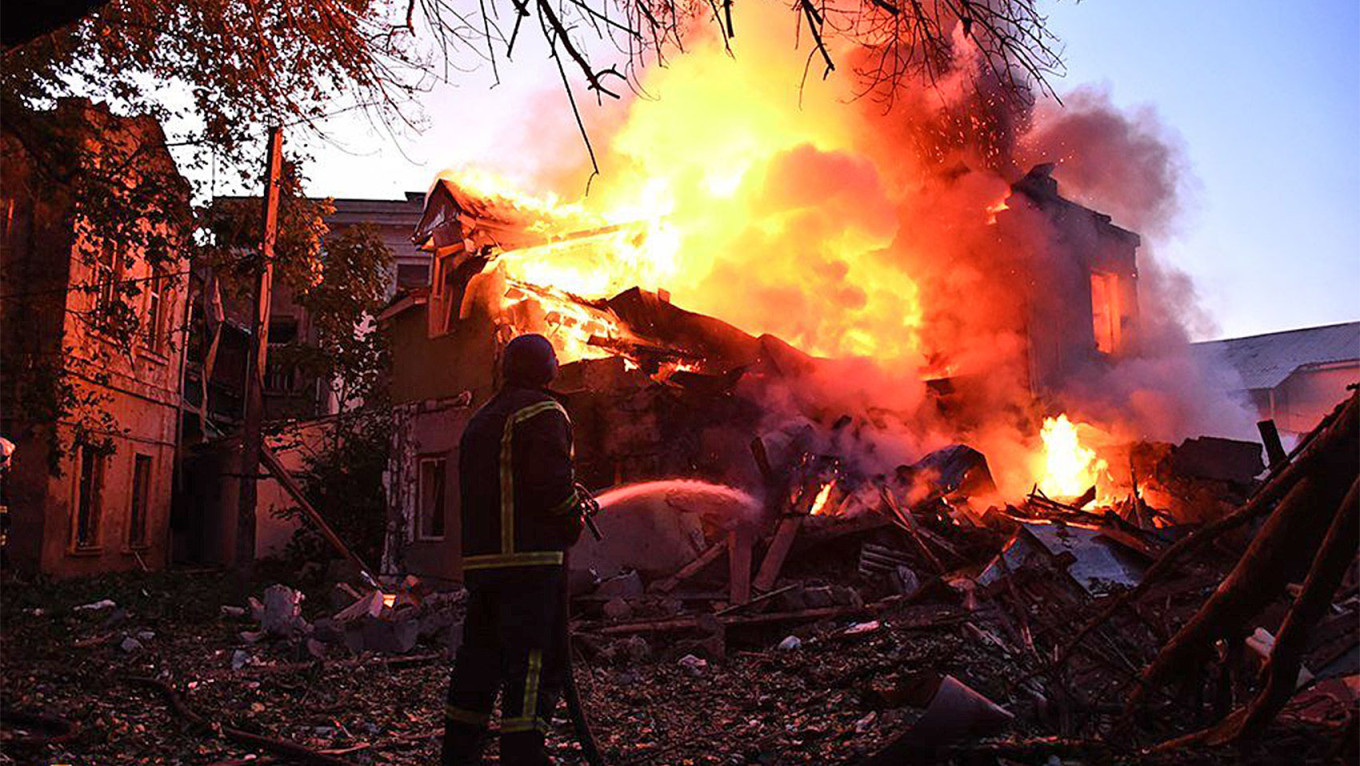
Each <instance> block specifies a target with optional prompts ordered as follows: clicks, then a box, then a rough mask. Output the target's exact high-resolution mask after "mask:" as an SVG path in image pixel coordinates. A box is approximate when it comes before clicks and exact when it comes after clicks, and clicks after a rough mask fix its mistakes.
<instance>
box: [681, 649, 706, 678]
mask: <svg viewBox="0 0 1360 766" xmlns="http://www.w3.org/2000/svg"><path fill="white" fill-rule="evenodd" d="M676 664H678V665H679V666H680V667H682V668H684V669H685V672H686V673H689V674H690V675H692V676H695V677H696V678H697V677H698V676H701V675H703V674H704V670H706V669H707V668H708V660H705V659H703V658H701V657H695V656H694V655H692V654H686V655H685V656H684V657H681V658H680V661H679V662H678V663H676Z"/></svg>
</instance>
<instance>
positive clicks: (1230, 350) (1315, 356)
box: [1193, 322, 1360, 389]
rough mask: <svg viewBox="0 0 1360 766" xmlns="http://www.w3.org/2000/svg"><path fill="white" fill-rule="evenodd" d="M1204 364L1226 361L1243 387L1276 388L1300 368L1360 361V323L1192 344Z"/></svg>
mask: <svg viewBox="0 0 1360 766" xmlns="http://www.w3.org/2000/svg"><path fill="white" fill-rule="evenodd" d="M1193 348H1194V351H1195V354H1196V355H1197V356H1200V357H1201V358H1203V359H1205V361H1219V362H1227V363H1228V364H1229V365H1231V366H1232V367H1233V369H1235V370H1237V373H1238V375H1240V376H1241V378H1242V385H1243V388H1247V389H1254V388H1274V387H1276V386H1278V385H1280V384H1281V383H1283V382H1284V380H1285V378H1288V377H1289V376H1290V375H1291V374H1292V373H1293V372H1294V371H1295V370H1297V369H1299V368H1300V367H1305V366H1309V365H1318V364H1330V363H1335V362H1351V361H1357V360H1360V322H1345V323H1342V324H1333V325H1326V326H1323V327H1305V328H1302V329H1298V330H1287V331H1285V332H1272V333H1267V334H1265V335H1252V336H1249V337H1246V338H1228V339H1226V340H1211V341H1205V342H1203V343H1195V344H1193Z"/></svg>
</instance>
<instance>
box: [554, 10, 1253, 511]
mask: <svg viewBox="0 0 1360 766" xmlns="http://www.w3.org/2000/svg"><path fill="white" fill-rule="evenodd" d="M737 9H738V10H737V13H738V14H739V18H738V25H737V26H738V27H739V28H742V29H773V28H779V24H781V23H783V21H784V18H783V17H782V16H779V15H777V14H779V13H780V12H781V11H780V9H779V8H777V7H775V6H759V5H752V4H739V5H738V6H737ZM956 40H957V45H958V47H959V50H958V51H957V53H958V55H957V56H956V57H955V58H956V62H957V63H956V66H955V69H954V71H953V72H951V73H949V74H948V75H947V76H945V77H943V78H939V79H937V80H936V81H935V82H933V83H919V84H916V85H912V84H910V83H904V84H903V86H902V88H901V89H900V90H899V91H898V92H897V93H896V94H895V98H894V103H893V105H892V109H890V110H885V109H884V108H883V106H882V104H881V103H879V102H877V101H875V100H873V99H855V98H854V95H855V93H856V92H857V89H858V88H859V87H860V86H861V83H859V82H856V81H855V80H854V79H853V78H852V77H848V76H847V77H844V78H841V79H837V78H836V77H833V78H832V79H831V80H829V81H827V82H825V83H821V82H809V83H808V84H807V85H806V87H804V88H802V89H801V90H800V88H799V81H798V77H799V75H800V73H801V71H802V66H803V60H804V58H805V56H806V51H805V50H803V51H800V50H795V49H794V48H793V47H792V46H790V45H789V44H788V41H787V40H786V39H783V38H777V36H774V35H768V34H752V35H743V36H741V37H739V38H737V39H736V40H735V41H734V46H735V50H736V55H735V57H729V56H728V55H727V53H726V51H725V50H724V48H723V46H722V44H721V43H720V42H719V41H718V40H700V41H698V42H697V43H695V44H693V45H692V46H691V47H690V49H689V50H688V51H687V52H686V53H685V54H684V55H682V56H677V57H676V58H675V59H674V60H673V61H672V62H671V63H670V65H669V67H666V68H659V69H654V70H652V71H651V72H649V73H647V75H646V77H645V78H644V84H645V86H646V88H647V90H648V91H649V92H650V93H652V94H655V95H656V96H657V98H656V99H638V100H635V101H633V102H632V103H631V104H630V105H629V106H628V109H627V114H626V115H625V116H624V118H623V119H622V120H620V121H618V122H617V124H611V125H610V128H609V130H608V132H607V135H601V134H600V133H598V132H597V134H596V135H595V139H596V143H597V146H599V147H602V149H601V152H600V155H601V170H602V173H603V175H602V177H601V178H599V179H597V180H596V181H595V186H594V190H593V191H592V194H591V195H590V197H589V198H587V199H586V200H585V201H584V202H583V205H584V206H585V207H586V208H588V209H591V210H594V211H596V212H598V213H599V214H600V215H601V216H602V217H603V218H606V219H612V220H638V219H647V220H654V221H657V222H658V223H657V224H656V226H655V227H654V229H653V230H652V232H651V234H650V235H649V238H648V240H647V242H646V244H645V245H644V246H642V247H640V248H639V249H636V250H629V251H628V252H627V253H626V254H621V255H620V257H619V258H618V259H617V262H616V263H614V264H612V266H611V267H610V269H611V272H612V273H614V274H616V275H617V281H618V286H620V287H626V286H630V285H631V284H632V283H634V282H643V283H644V284H643V286H644V287H649V288H657V287H661V288H665V289H667V290H669V291H670V292H671V293H672V295H673V300H674V302H675V303H677V304H679V305H682V306H684V307H686V308H689V309H691V310H695V311H699V312H703V313H707V314H711V315H713V316H717V317H721V318H723V319H725V320H727V321H729V322H731V323H733V324H735V325H737V326H739V327H741V328H742V329H745V330H747V331H748V332H751V333H756V334H759V333H770V334H773V335H776V336H778V337H780V338H783V339H784V340H786V341H788V342H789V343H791V344H793V345H794V346H796V347H799V348H801V349H803V350H805V351H807V352H809V353H812V354H815V355H818V356H820V357H823V358H825V359H826V360H827V361H825V362H824V363H822V364H819V365H817V366H816V367H815V369H814V371H812V372H811V373H808V374H806V375H803V376H800V377H798V378H796V379H788V378H783V379H778V378H763V379H757V380H753V381H751V382H750V383H749V384H748V388H747V389H746V393H747V395H750V396H759V397H761V398H762V399H763V401H764V402H765V404H766V405H767V407H768V409H769V411H770V412H771V416H770V421H769V423H768V426H769V428H770V429H771V430H772V431H784V432H788V431H791V430H793V429H800V428H804V427H806V426H808V425H811V426H813V427H814V430H816V432H817V433H818V434H819V435H818V440H819V441H820V446H822V447H823V448H826V449H838V450H842V451H846V450H848V451H852V452H854V453H855V454H856V457H857V458H859V459H861V460H863V461H864V462H865V463H866V470H870V471H884V472H886V471H890V470H891V469H892V468H893V466H894V465H896V464H898V463H901V462H908V461H910V460H913V459H915V458H917V457H919V456H920V455H921V454H923V453H924V452H926V451H928V450H931V449H935V448H938V447H940V446H943V445H946V444H949V443H952V442H958V441H963V442H967V443H969V444H972V445H973V446H975V447H976V448H978V449H980V450H981V451H983V452H984V453H985V454H987V456H988V458H989V461H990V462H991V464H992V471H993V474H994V475H995V477H996V479H997V482H998V484H999V485H1000V486H1001V488H1002V490H1003V493H1017V492H1021V491H1024V490H1026V489H1028V487H1029V486H1030V484H1032V482H1033V481H1034V479H1035V473H1036V471H1037V470H1038V468H1036V461H1037V460H1038V459H1039V458H1037V457H1036V450H1037V448H1038V436H1037V434H1038V431H1039V424H1040V422H1041V421H1042V419H1043V418H1044V416H1046V415H1055V414H1057V413H1058V412H1070V413H1071V415H1072V418H1073V420H1076V421H1081V422H1083V423H1089V424H1092V425H1093V426H1095V430H1096V431H1098V432H1099V438H1102V439H1107V440H1129V439H1135V438H1155V439H1168V440H1169V439H1176V438H1180V437H1184V436H1187V435H1196V434H1201V433H1220V434H1232V435H1241V434H1246V433H1249V429H1250V422H1251V421H1250V418H1249V417H1247V416H1246V414H1245V411H1244V410H1243V409H1241V408H1240V407H1238V406H1237V405H1236V404H1235V403H1232V402H1227V401H1223V400H1222V397H1221V395H1220V394H1219V393H1218V392H1219V391H1220V390H1221V389H1220V385H1219V384H1218V382H1217V381H1216V380H1215V377H1214V376H1215V375H1216V374H1217V373H1216V372H1215V371H1211V370H1202V369H1200V368H1199V367H1198V366H1197V365H1196V363H1195V361H1194V360H1193V359H1192V357H1191V356H1190V354H1189V345H1188V340H1187V337H1188V331H1187V328H1188V327H1191V326H1194V327H1196V328H1198V326H1199V323H1201V322H1202V321H1203V317H1202V315H1201V314H1200V312H1199V309H1198V307H1197V303H1196V300H1195V297H1194V293H1193V289H1192V287H1191V285H1190V283H1189V281H1188V279H1187V278H1186V277H1185V275H1184V274H1182V273H1181V272H1179V271H1178V270H1176V269H1175V268H1174V266H1172V265H1170V264H1166V263H1161V262H1159V261H1158V260H1157V257H1156V252H1157V245H1158V244H1159V242H1162V241H1164V240H1165V238H1167V237H1168V236H1170V235H1171V234H1173V233H1174V232H1175V231H1176V228H1177V226H1178V225H1179V224H1180V223H1181V213H1182V211H1183V210H1184V209H1185V207H1186V204H1187V199H1188V197H1189V196H1190V195H1189V190H1191V189H1192V188H1193V183H1191V182H1190V181H1189V180H1188V172H1187V168H1186V162H1185V159H1184V152H1183V150H1182V148H1181V146H1180V143H1179V141H1178V139H1177V138H1176V137H1175V134H1174V133H1173V132H1172V131H1170V130H1169V129H1167V128H1166V127H1165V126H1163V125H1161V124H1160V123H1159V122H1158V120H1157V117H1156V115H1155V113H1153V112H1152V111H1151V110H1150V109H1145V110H1139V111H1136V112H1133V113H1125V112H1122V111H1120V110H1119V109H1117V108H1115V107H1114V106H1113V104H1112V103H1111V101H1110V98H1109V95H1108V94H1107V93H1105V92H1103V91H1100V90H1095V89H1089V88H1082V89H1078V90H1076V91H1074V92H1072V93H1070V94H1068V96H1067V97H1066V99H1065V104H1064V105H1062V106H1059V105H1057V104H1055V103H1052V102H1051V101H1042V102H1039V105H1038V106H1037V107H1036V105H1035V104H1036V101H1035V99H1034V98H1032V97H1031V96H1030V94H1028V93H1015V92H1013V91H1008V90H1006V89H1005V88H1002V87H1000V86H999V85H998V84H996V83H995V82H994V81H993V80H991V79H989V75H988V71H989V70H988V69H987V68H985V67H982V66H979V62H978V61H977V60H976V59H975V57H974V56H973V55H971V54H970V52H969V50H968V48H967V45H968V43H967V41H966V40H964V39H963V38H961V37H956ZM841 55H842V56H843V58H844V59H846V60H848V61H849V62H850V63H851V64H852V65H853V64H854V63H855V61H856V59H857V57H858V56H862V55H863V52H860V51H853V50H846V51H842V52H841ZM854 68H855V67H854V66H850V67H844V68H843V69H844V70H847V71H853V70H854ZM1040 163H1056V165H1057V166H1056V169H1055V170H1053V172H1052V177H1053V178H1054V179H1056V180H1057V182H1058V183H1059V185H1060V187H1059V191H1060V193H1061V194H1062V195H1063V196H1064V197H1066V198H1067V199H1070V200H1073V201H1075V202H1077V203H1080V204H1082V205H1085V206H1087V207H1089V208H1092V209H1094V210H1097V211H1101V212H1104V213H1107V214H1109V215H1110V216H1111V217H1112V219H1113V223H1114V224H1116V225H1118V226H1121V227H1123V228H1126V229H1129V230H1131V231H1135V232H1138V233H1139V234H1141V235H1142V238H1143V239H1142V245H1141V247H1140V248H1139V250H1138V262H1139V275H1138V276H1139V280H1138V311H1137V314H1138V317H1139V321H1138V332H1137V337H1136V340H1131V341H1130V343H1131V344H1132V345H1134V346H1135V348H1134V349H1133V351H1132V352H1131V353H1126V354H1123V355H1117V356H1116V357H1114V361H1112V362H1109V363H1102V364H1090V365H1085V366H1077V367H1074V368H1073V369H1071V370H1070V374H1068V375H1067V376H1066V378H1065V379H1064V380H1063V381H1061V382H1060V384H1059V385H1056V386H1048V387H1046V389H1045V390H1044V391H1042V395H1041V396H1040V397H1039V398H1038V399H1036V396H1035V394H1036V393H1039V392H1037V391H1036V388H1035V386H1034V385H1033V382H1034V381H1033V380H1032V375H1031V373H1032V369H1031V368H1032V359H1031V356H1032V349H1031V340H1030V338H1031V334H1030V331H1031V330H1032V327H1031V324H1032V322H1033V321H1034V317H1035V316H1036V315H1043V314H1044V312H1047V313H1048V315H1050V316H1054V317H1064V316H1070V314H1071V311H1070V305H1068V304H1069V303H1070V302H1071V297H1070V296H1071V295H1072V293H1071V290H1070V288H1071V286H1072V285H1071V282H1070V280H1071V276H1070V272H1071V269H1070V268H1068V266H1069V265H1070V264H1068V263H1066V262H1065V260H1064V259H1067V260H1070V258H1071V257H1072V256H1071V252H1072V250H1071V247H1072V242H1071V235H1070V232H1068V231H1066V230H1064V229H1063V228H1061V227H1060V226H1058V225H1056V224H1055V223H1054V220H1053V219H1052V217H1051V216H1047V215H1045V214H1043V213H1042V212H1040V211H1037V210H1029V209H1023V208H1020V209H1005V202H1006V200H1007V198H1008V197H1009V196H1010V193H1011V184H1012V183H1014V182H1016V181H1017V180H1018V179H1020V178H1021V177H1022V176H1024V175H1025V173H1026V172H1027V171H1029V169H1030V168H1031V167H1032V166H1034V165H1037V164H1040ZM583 177H584V173H583V174H582V175H581V176H578V177H577V179H576V180H575V181H573V183H576V184H578V185H576V187H575V188H576V189H579V188H581V187H580V185H579V181H580V179H581V178H583ZM558 180H560V177H559V178H558ZM559 191H560V192H563V193H566V192H567V191H570V189H569V188H564V189H559ZM638 259H642V260H645V261H646V263H645V264H643V263H640V262H639V260H638ZM644 266H645V267H644ZM1127 276H1131V275H1127ZM1082 278H1083V279H1085V278H1086V275H1083V276H1082ZM648 280H650V282H651V283H647V281H648ZM1064 312H1067V313H1064ZM1078 321H1081V320H1078ZM1084 321H1086V322H1088V323H1089V322H1090V321H1091V318H1090V315H1089V313H1088V314H1087V315H1086V318H1085V320H1084ZM942 391H943V392H944V393H945V394H947V396H945V397H944V398H942V397H941V392H942ZM942 402H945V403H942ZM847 416H848V418H849V420H850V422H851V423H852V424H853V426H852V427H850V428H848V429H847V428H846V427H845V425H844V424H845V422H846V420H845V418H846V417H847ZM836 423H839V424H840V425H839V426H837V427H836V428H835V429H833V427H832V426H833V424H836ZM847 434H849V435H850V436H847ZM847 439H849V440H851V441H853V442H854V443H853V444H850V445H847V444H845V443H844V442H845V441H846V440H847Z"/></svg>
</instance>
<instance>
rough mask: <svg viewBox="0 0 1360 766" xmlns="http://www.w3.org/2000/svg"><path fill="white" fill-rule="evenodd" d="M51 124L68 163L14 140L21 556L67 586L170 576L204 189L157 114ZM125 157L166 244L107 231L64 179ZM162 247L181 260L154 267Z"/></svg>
mask: <svg viewBox="0 0 1360 766" xmlns="http://www.w3.org/2000/svg"><path fill="white" fill-rule="evenodd" d="M38 119H45V120H51V121H52V122H53V123H55V124H58V125H60V126H61V131H60V132H62V133H64V134H67V135H68V137H69V138H70V140H71V141H72V146H74V147H76V149H75V150H73V153H72V154H71V155H67V156H65V157H63V159H61V160H60V161H57V162H53V161H52V159H51V158H50V157H46V156H44V155H42V154H41V152H40V151H39V150H35V149H34V148H33V146H32V145H31V144H30V143H29V142H28V141H27V140H26V138H28V137H30V136H25V135H24V133H23V131H24V128H25V127H26V126H24V125H18V126H13V125H10V126H7V129H6V131H5V132H4V134H3V138H2V139H0V140H3V142H4V169H3V180H4V183H3V189H4V191H3V198H0V204H2V205H3V208H2V209H3V210H4V213H5V215H4V221H3V231H2V232H0V252H2V253H3V258H2V259H0V264H2V265H0V285H3V287H2V288H0V292H3V293H4V295H5V300H4V301H2V302H0V310H2V311H0V328H3V329H0V334H2V335H0V337H2V338H3V355H2V356H3V359H0V367H2V368H3V369H4V375H3V378H4V384H3V402H2V403H0V410H3V413H4V419H3V427H2V428H0V433H3V435H4V437H5V438H7V439H9V440H10V441H12V442H13V443H14V444H15V452H14V456H13V459H12V461H11V466H10V470H9V471H8V472H7V474H6V475H5V476H4V478H3V481H4V482H5V488H4V489H5V493H4V494H5V496H6V499H7V501H8V506H9V534H8V541H7V545H6V551H5V556H6V560H7V561H8V562H11V563H13V564H14V565H16V566H18V567H20V568H22V569H25V570H28V571H38V572H43V573H45V574H51V575H56V576H72V575H86V574H94V573H99V572H108V571H119V570H131V569H138V568H143V569H148V568H149V569H157V568H161V567H164V566H165V565H166V564H167V563H168V561H169V538H170V535H169V523H170V502H171V485H172V476H173V473H174V465H175V454H176V440H177V436H178V431H177V423H178V419H179V411H180V398H179V381H180V368H181V360H182V349H183V343H182V338H181V337H180V336H181V333H180V329H181V328H182V326H183V317H184V306H185V296H186V293H187V279H186V274H185V272H186V268H185V267H186V264H187V261H185V260H183V259H182V258H180V257H178V256H177V255H176V253H175V251H174V249H173V248H174V244H175V243H176V242H180V241H183V240H182V238H183V237H187V236H188V220H189V214H188V205H189V196H188V185H187V183H186V182H185V181H184V179H183V178H182V177H181V176H180V175H179V172H178V170H177V169H176V167H175V164H174V161H173V159H172V158H171V157H170V155H169V153H168V152H167V151H166V149H165V135H164V133H163V132H162V131H161V128H160V126H159V125H158V124H157V123H156V121H155V120H153V119H151V118H149V117H138V118H130V117H121V116H118V115H115V114H113V113H112V112H111V111H110V110H109V109H108V107H106V106H104V105H101V104H93V103H91V102H89V101H85V100H77V99H67V100H62V101H60V102H59V103H58V105H57V106H56V108H55V109H54V110H52V111H50V112H46V113H39V114H38ZM16 131H17V132H16ZM119 162H126V163H127V164H126V165H125V167H126V168H127V170H126V171H124V172H123V175H122V176H120V177H119V178H118V179H117V180H116V181H115V182H116V183H123V184H126V185H127V188H128V189H135V190H136V191H137V193H138V194H142V195H147V196H148V197H155V198H157V199H158V202H157V203H156V204H161V205H165V206H166V207H165V208H162V212H163V213H165V214H166V215H159V216H157V218H156V219H155V221H154V222H153V223H147V219H139V222H140V223H141V224H143V225H144V226H149V227H150V229H148V231H151V232H152V234H151V235H150V236H139V237H131V236H129V237H126V238H125V237H122V236H118V235H106V236H104V237H99V236H96V235H94V234H92V233H91V232H92V231H93V230H94V228H95V225H94V224H92V223H91V222H90V221H89V220H88V219H86V218H84V217H83V216H84V214H82V213H81V212H80V211H79V210H78V209H77V202H76V199H75V196H74V195H73V194H72V193H71V192H70V190H69V188H66V187H63V186H62V185H60V184H58V183H56V182H54V181H53V174H59V173H62V172H70V173H72V174H81V173H91V174H92V173H95V172H96V171H93V170H91V166H90V165H86V164H84V163H96V165H95V166H94V167H100V165H99V164H97V163H107V164H106V165H102V166H103V167H108V166H110V165H112V166H115V167H116V166H117V165H116V164H115V163H119ZM63 163H73V166H71V165H67V164H63ZM92 183H96V182H95V181H92ZM167 197H168V199H167ZM144 209H145V208H139V210H144ZM132 214H133V213H129V215H132ZM152 242H160V243H163V244H165V245H167V246H168V247H169V248H170V251H169V252H162V253H158V254H157V255H158V256H159V257H157V258H155V259H152V258H151V254H149V253H148V252H146V249H147V248H148V247H150V244H149V243H152ZM129 327H131V328H135V329H134V330H133V331H132V337H131V341H130V342H128V341H127V335H128V332H129ZM68 387H69V388H68ZM63 391H69V393H70V399H69V400H67V402H66V403H63V399H64V394H63ZM48 396H50V397H52V398H51V399H48V398H46V397H48ZM49 418H51V419H49Z"/></svg>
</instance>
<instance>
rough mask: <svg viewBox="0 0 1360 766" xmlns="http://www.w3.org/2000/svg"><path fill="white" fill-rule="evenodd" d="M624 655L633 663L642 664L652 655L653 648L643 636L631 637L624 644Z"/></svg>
mask: <svg viewBox="0 0 1360 766" xmlns="http://www.w3.org/2000/svg"><path fill="white" fill-rule="evenodd" d="M622 646H623V651H624V654H626V655H627V656H628V659H629V660H631V661H632V662H635V663H636V662H642V661H643V660H645V659H647V658H648V657H650V656H651V654H652V647H651V646H650V645H649V644H648V643H647V639H645V638H643V637H642V636H629V637H628V638H626V639H624V640H623V642H622Z"/></svg>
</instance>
